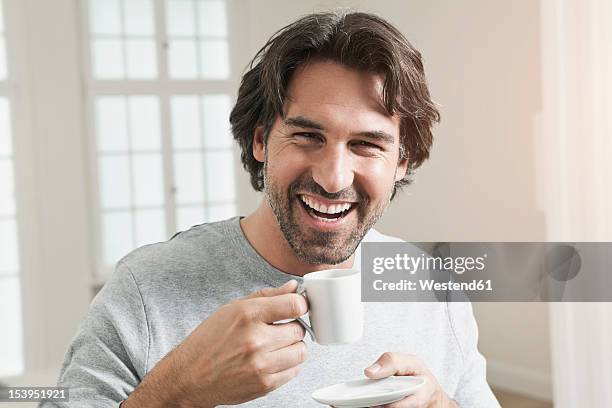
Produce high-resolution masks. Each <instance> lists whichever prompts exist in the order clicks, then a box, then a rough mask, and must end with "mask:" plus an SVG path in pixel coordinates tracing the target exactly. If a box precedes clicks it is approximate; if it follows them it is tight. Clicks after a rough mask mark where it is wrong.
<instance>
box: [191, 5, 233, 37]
mask: <svg viewBox="0 0 612 408" xmlns="http://www.w3.org/2000/svg"><path fill="white" fill-rule="evenodd" d="M198 31H199V33H200V35H202V36H207V37H225V36H226V35H227V17H226V15H225V1H219V0H204V1H200V2H199V3H198Z"/></svg>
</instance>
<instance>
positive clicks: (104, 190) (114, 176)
mask: <svg viewBox="0 0 612 408" xmlns="http://www.w3.org/2000/svg"><path fill="white" fill-rule="evenodd" d="M100 203H101V206H102V208H126V207H129V206H130V204H131V199H130V164H129V160H128V156H127V155H118V156H105V157H100Z"/></svg>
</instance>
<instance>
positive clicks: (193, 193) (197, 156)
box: [174, 152, 204, 204]
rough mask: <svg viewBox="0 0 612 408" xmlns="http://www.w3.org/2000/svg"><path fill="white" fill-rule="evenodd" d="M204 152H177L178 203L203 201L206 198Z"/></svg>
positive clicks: (175, 158)
mask: <svg viewBox="0 0 612 408" xmlns="http://www.w3.org/2000/svg"><path fill="white" fill-rule="evenodd" d="M203 175H204V171H203V166H202V153H199V152H194V153H175V155H174V185H175V186H176V202H177V204H194V203H201V202H202V201H203V200H204V177H203Z"/></svg>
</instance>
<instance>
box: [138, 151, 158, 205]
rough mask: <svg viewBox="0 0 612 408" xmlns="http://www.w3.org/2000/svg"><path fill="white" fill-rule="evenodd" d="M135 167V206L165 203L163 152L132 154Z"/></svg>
mask: <svg viewBox="0 0 612 408" xmlns="http://www.w3.org/2000/svg"><path fill="white" fill-rule="evenodd" d="M132 168H133V169H134V181H133V182H134V206H150V205H163V202H164V190H163V185H164V179H163V170H162V158H161V154H158V153H153V154H135V155H133V156H132Z"/></svg>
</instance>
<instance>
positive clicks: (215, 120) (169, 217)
mask: <svg viewBox="0 0 612 408" xmlns="http://www.w3.org/2000/svg"><path fill="white" fill-rule="evenodd" d="M83 3H84V4H85V5H86V7H85V9H86V13H84V14H85V20H86V27H87V31H88V39H89V40H88V41H87V45H86V48H87V49H86V52H85V55H87V56H88V57H87V61H86V66H88V67H89V68H88V69H87V72H86V78H87V82H86V88H87V89H86V90H87V95H88V105H89V118H90V119H89V121H90V138H89V140H90V141H91V146H92V149H91V151H92V157H93V161H94V162H95V164H94V165H93V166H92V175H93V185H94V186H95V188H94V191H93V192H92V196H93V197H94V206H95V208H96V212H95V218H96V225H97V228H96V229H97V231H98V232H97V233H96V252H97V260H98V268H97V269H98V273H99V275H100V276H98V277H99V278H101V279H104V278H105V276H107V275H108V274H109V273H110V272H111V271H112V268H113V266H114V264H115V263H116V262H117V261H118V260H119V259H120V258H121V257H122V256H123V255H125V254H127V253H128V252H129V251H130V250H132V249H134V248H136V247H138V246H141V245H145V244H148V243H153V242H157V241H163V240H165V239H167V238H169V236H170V235H172V234H173V233H174V232H175V231H179V230H184V229H187V228H189V227H190V226H192V225H195V224H200V223H203V222H209V221H215V220H220V219H225V218H228V217H231V216H233V215H235V213H236V194H235V181H234V148H233V143H232V137H231V132H230V127H229V113H230V110H231V105H232V97H231V93H232V89H233V86H232V83H231V77H232V75H231V69H230V63H231V61H230V59H229V41H230V39H229V38H228V19H227V11H226V3H225V1H224V0H165V1H159V0H157V1H154V0H83Z"/></svg>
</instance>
